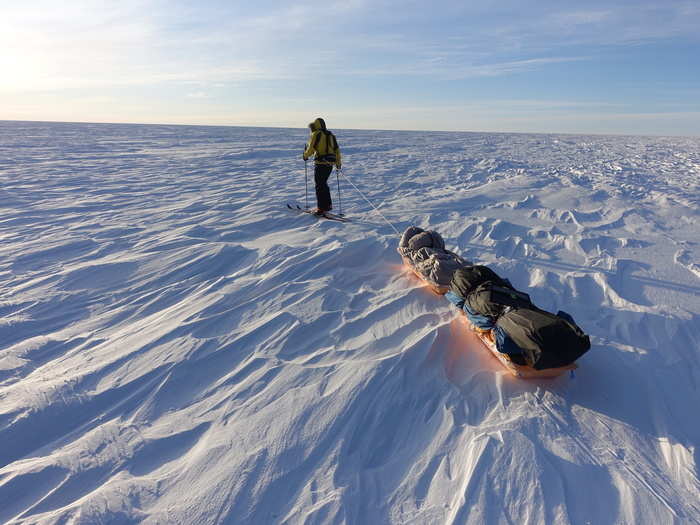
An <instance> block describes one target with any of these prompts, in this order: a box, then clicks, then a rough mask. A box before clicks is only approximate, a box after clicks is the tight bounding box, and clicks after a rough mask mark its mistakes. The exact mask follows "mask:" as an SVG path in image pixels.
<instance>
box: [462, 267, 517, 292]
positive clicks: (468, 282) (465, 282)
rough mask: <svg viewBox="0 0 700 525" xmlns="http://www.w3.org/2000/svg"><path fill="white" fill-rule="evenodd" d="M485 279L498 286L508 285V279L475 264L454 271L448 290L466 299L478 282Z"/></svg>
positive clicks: (480, 282)
mask: <svg viewBox="0 0 700 525" xmlns="http://www.w3.org/2000/svg"><path fill="white" fill-rule="evenodd" d="M487 281H491V282H494V283H496V284H498V285H500V286H509V283H508V281H506V280H505V279H502V278H501V277H499V276H498V274H497V273H496V272H494V271H493V270H492V269H491V268H489V267H488V266H481V265H478V264H475V265H473V266H465V267H464V268H460V269H459V270H457V271H456V272H455V273H454V275H453V276H452V281H451V282H450V290H451V291H452V293H454V294H455V295H458V296H459V297H461V298H462V299H466V298H467V296H468V295H469V294H470V293H472V292H473V291H474V290H476V288H477V287H478V286H479V285H480V284H482V283H485V282H487Z"/></svg>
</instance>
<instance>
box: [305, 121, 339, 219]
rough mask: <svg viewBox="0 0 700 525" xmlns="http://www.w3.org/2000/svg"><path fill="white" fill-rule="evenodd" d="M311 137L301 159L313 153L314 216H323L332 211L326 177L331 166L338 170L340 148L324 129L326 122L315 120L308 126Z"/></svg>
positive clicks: (330, 170)
mask: <svg viewBox="0 0 700 525" xmlns="http://www.w3.org/2000/svg"><path fill="white" fill-rule="evenodd" d="M309 129H310V130H311V136H310V137H309V143H308V144H307V146H306V149H305V150H304V154H303V155H302V157H303V158H304V161H307V160H309V157H311V155H313V154H314V153H315V154H316V156H315V157H314V182H315V183H316V203H317V205H318V206H317V207H316V209H315V210H314V214H316V215H323V214H324V213H325V212H327V211H330V210H332V209H333V203H332V202H331V190H330V188H328V177H330V175H331V172H332V171H333V165H334V164H335V167H336V169H338V170H339V169H340V166H341V163H340V148H339V147H338V141H337V140H336V139H335V135H333V133H331V132H330V131H328V130H327V129H326V122H325V121H324V120H323V119H322V118H320V117H319V118H317V119H316V120H314V121H313V122H312V123H311V124H309Z"/></svg>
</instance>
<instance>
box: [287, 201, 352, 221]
mask: <svg viewBox="0 0 700 525" xmlns="http://www.w3.org/2000/svg"><path fill="white" fill-rule="evenodd" d="M287 208H289V209H290V210H293V211H298V212H302V213H308V214H309V215H313V216H314V217H318V218H319V219H328V220H330V221H338V222H350V219H348V218H347V217H345V216H341V215H336V214H334V213H330V212H324V213H322V214H321V215H316V214H315V213H314V212H312V211H311V210H309V209H307V208H302V207H301V206H299V205H298V204H296V205H294V206H292V205H291V204H289V203H287Z"/></svg>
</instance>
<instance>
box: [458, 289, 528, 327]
mask: <svg viewBox="0 0 700 525" xmlns="http://www.w3.org/2000/svg"><path fill="white" fill-rule="evenodd" d="M508 284H510V283H506V285H505V286H503V285H501V284H497V283H494V282H491V281H487V282H485V283H481V284H480V285H479V286H477V287H476V289H475V290H474V291H473V292H471V293H470V294H469V295H467V298H466V304H467V306H468V307H469V308H470V309H471V310H472V311H473V312H476V313H477V314H480V315H484V316H486V317H490V318H491V319H494V320H496V319H497V318H498V317H500V316H501V315H502V314H503V312H504V311H505V310H506V308H507V307H511V308H523V307H526V308H527V307H532V302H531V301H530V296H529V295H528V294H526V293H523V292H519V291H517V290H515V289H514V288H513V287H512V286H508Z"/></svg>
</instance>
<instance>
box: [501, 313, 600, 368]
mask: <svg viewBox="0 0 700 525" xmlns="http://www.w3.org/2000/svg"><path fill="white" fill-rule="evenodd" d="M496 325H497V326H499V327H500V328H502V329H503V331H504V332H505V333H506V334H508V336H509V337H510V338H511V339H512V340H513V342H514V343H515V344H516V345H518V346H519V347H520V348H522V349H523V352H524V355H525V361H526V362H527V364H528V365H530V366H532V367H533V368H535V369H536V370H543V369H545V368H558V367H560V366H566V365H569V364H571V363H573V362H574V361H576V360H577V359H578V358H579V357H581V356H582V355H583V354H585V353H586V352H587V351H588V350H589V349H590V347H591V342H590V339H589V338H588V336H587V335H586V334H585V333H583V330H581V329H580V328H579V327H578V325H576V323H575V322H574V320H573V319H572V318H571V316H569V315H568V314H567V313H565V312H558V313H557V315H554V314H552V313H550V312H545V311H544V310H539V309H537V308H534V307H533V308H516V309H513V310H510V311H508V312H506V313H504V314H503V315H502V316H501V317H499V319H498V321H497V322H496Z"/></svg>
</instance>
